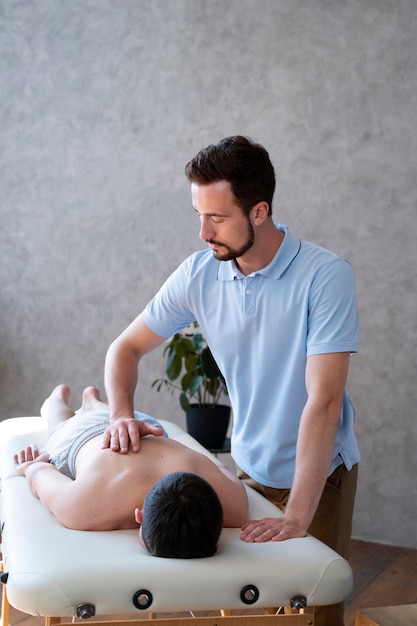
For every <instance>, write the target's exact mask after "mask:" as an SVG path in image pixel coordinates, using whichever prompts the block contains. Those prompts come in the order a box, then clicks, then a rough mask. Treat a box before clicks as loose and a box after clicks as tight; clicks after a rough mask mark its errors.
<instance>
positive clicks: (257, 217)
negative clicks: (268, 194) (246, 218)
mask: <svg viewBox="0 0 417 626" xmlns="http://www.w3.org/2000/svg"><path fill="white" fill-rule="evenodd" d="M268 214H269V205H268V203H267V202H264V201H262V202H258V204H255V206H254V207H252V210H251V217H252V224H253V225H254V226H260V225H261V224H262V223H263V222H264V221H265V220H266V218H267V217H268Z"/></svg>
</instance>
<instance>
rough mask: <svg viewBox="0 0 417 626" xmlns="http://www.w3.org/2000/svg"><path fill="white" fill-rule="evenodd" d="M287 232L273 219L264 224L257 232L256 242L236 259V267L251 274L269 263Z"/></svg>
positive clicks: (246, 273) (244, 272)
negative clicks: (276, 224)
mask: <svg viewBox="0 0 417 626" xmlns="http://www.w3.org/2000/svg"><path fill="white" fill-rule="evenodd" d="M284 237H285V234H284V233H283V232H282V231H281V230H278V228H276V226H275V224H274V223H273V221H272V220H269V221H268V223H266V224H263V225H262V226H261V227H260V228H259V229H258V230H257V232H256V236H255V242H254V244H253V246H252V248H251V249H250V250H248V252H246V253H245V254H244V255H243V256H241V257H239V258H237V259H235V263H236V267H237V268H238V270H239V271H240V272H241V273H242V274H243V275H244V276H249V274H253V272H258V271H259V270H261V269H263V268H264V267H266V266H267V265H269V264H270V263H271V261H272V259H273V258H274V256H275V255H276V253H277V252H278V250H279V248H280V246H281V243H282V241H283V239H284Z"/></svg>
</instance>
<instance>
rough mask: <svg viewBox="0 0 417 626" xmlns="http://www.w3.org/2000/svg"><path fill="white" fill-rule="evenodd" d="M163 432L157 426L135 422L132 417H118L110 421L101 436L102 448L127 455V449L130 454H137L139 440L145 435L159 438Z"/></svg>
mask: <svg viewBox="0 0 417 626" xmlns="http://www.w3.org/2000/svg"><path fill="white" fill-rule="evenodd" d="M163 433H164V431H163V430H162V428H159V427H158V426H154V425H152V424H148V423H147V422H142V421H140V420H136V419H135V418H133V417H119V418H117V419H115V420H111V421H110V425H109V426H108V427H107V428H106V430H105V431H104V435H103V445H102V448H110V449H111V450H113V451H114V452H120V454H127V453H128V452H129V447H130V450H131V451H132V452H139V450H140V439H141V437H146V436H147V435H154V436H155V437H160V436H161V435H163Z"/></svg>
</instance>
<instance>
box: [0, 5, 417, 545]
mask: <svg viewBox="0 0 417 626" xmlns="http://www.w3.org/2000/svg"><path fill="white" fill-rule="evenodd" d="M416 32H417V3H416V2H415V1H414V0H113V1H112V0H36V1H35V0H32V1H30V0H2V2H1V4H0V68H1V70H0V71H1V74H0V78H1V98H0V119H1V126H2V128H1V134H0V142H1V146H0V147H1V153H0V177H1V200H0V211H1V229H0V245H1V257H0V259H1V261H0V262H1V266H0V297H1V308H0V314H1V324H0V415H1V417H2V418H6V417H9V416H14V415H22V414H34V413H37V412H38V410H39V406H40V404H41V401H42V399H43V398H44V397H45V395H46V394H47V393H48V392H49V391H50V389H51V388H52V387H53V386H54V385H56V384H57V383H59V382H67V383H69V384H70V385H71V386H72V387H73V389H74V403H75V402H76V399H75V398H76V396H78V395H79V393H80V391H81V389H82V387H83V386H84V385H85V384H96V385H97V386H99V387H100V388H101V389H103V385H102V376H103V362H104V356H105V352H106V349H107V347H108V345H109V343H110V342H111V341H112V339H113V338H114V337H115V336H116V335H117V334H118V333H119V332H120V331H121V330H122V329H123V328H124V327H125V326H126V325H127V323H128V322H129V321H130V320H131V319H132V318H133V317H135V316H136V314H137V313H138V312H139V311H140V310H141V309H142V307H143V306H144V305H145V303H146V302H147V301H148V299H149V297H150V296H151V295H152V294H153V293H154V291H155V290H156V288H157V287H158V286H159V285H160V283H161V281H162V280H163V279H164V278H165V277H166V276H167V275H168V274H169V273H170V272H171V271H172V270H173V269H174V268H175V267H176V265H177V264H178V263H179V262H180V261H181V260H182V259H183V258H184V257H185V256H186V255H187V254H189V253H190V252H191V251H192V250H194V249H195V248H196V247H201V243H200V242H199V241H198V237H197V234H198V221H197V219H196V218H195V217H194V215H193V211H192V208H191V202H190V197H189V188H188V183H187V181H186V180H185V177H184V175H183V167H184V164H185V163H186V162H187V161H188V160H189V158H191V157H192V156H193V155H194V154H195V152H196V151H197V150H199V149H200V148H201V147H203V146H204V145H206V144H207V143H210V142H213V141H217V140H219V139H220V138H221V137H223V136H225V135H231V134H237V133H240V134H247V135H249V136H251V137H252V138H253V139H255V140H257V141H260V142H261V143H264V144H265V145H266V146H267V148H268V149H269V150H270V153H271V156H272V159H273V161H274V163H275V166H276V171H277V177H278V189H277V194H276V200H275V208H274V212H275V215H276V218H277V219H278V220H279V221H281V222H283V223H286V224H288V225H289V227H290V228H291V230H292V231H293V232H294V233H296V234H298V235H299V236H302V237H304V238H307V239H311V240H313V241H315V242H317V243H319V244H322V245H324V246H326V247H329V248H331V249H333V250H335V251H337V252H339V253H341V254H342V255H345V256H347V257H348V258H349V259H350V260H351V262H352V264H353V266H354V268H355V271H356V276H357V286H358V295H359V303H360V312H361V322H362V334H361V352H360V354H359V355H356V356H353V357H352V362H351V363H352V364H351V373H350V379H349V390H350V393H351V395H352V397H353V399H354V402H355V404H356V408H357V413H358V423H357V433H358V437H359V442H360V446H361V450H362V454H363V461H362V464H361V473H360V485H359V491H358V497H357V506H356V512H355V527H354V534H355V535H356V536H357V537H362V538H365V539H369V540H375V541H382V542H387V543H393V544H399V545H403V546H410V547H417V533H416V519H417V483H416V479H415V477H416V475H417V455H416V452H415V450H416V445H415V444H416V405H417V385H416V340H417V329H416V311H417V306H416V304H417V303H416V266H417V253H416V246H415V240H416V237H417V219H416V218H417V210H416V208H417V207H416V198H417V191H416V188H417V187H416V174H417V170H416V161H417V157H416V155H417V145H416V143H417V141H416V132H415V122H416V111H417V101H416V100H417V86H416V72H417V70H416V68H417V64H416V58H417V44H416V36H415V33H416ZM162 368H163V360H162V355H161V351H159V352H158V353H155V354H153V355H152V356H150V357H149V358H148V360H147V362H146V366H145V367H144V368H143V374H142V379H141V383H140V386H139V391H138V402H139V401H140V406H141V408H142V409H143V410H145V411H148V412H150V413H153V414H154V415H156V416H158V417H168V418H172V419H174V420H176V421H178V422H179V423H183V415H182V412H181V410H180V409H179V408H178V407H177V402H176V400H173V399H172V398H171V397H170V396H169V395H162V394H157V393H156V392H154V391H153V390H151V389H150V382H151V381H152V380H153V379H154V378H155V377H157V376H158V375H159V374H160V373H161V372H162Z"/></svg>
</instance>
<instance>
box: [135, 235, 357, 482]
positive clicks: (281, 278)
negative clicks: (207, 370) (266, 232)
mask: <svg viewBox="0 0 417 626" xmlns="http://www.w3.org/2000/svg"><path fill="white" fill-rule="evenodd" d="M277 228H279V229H280V230H282V231H283V232H284V233H285V237H284V239H283V242H282V243H281V246H280V248H279V250H278V252H277V254H276V255H275V257H274V259H273V260H272V261H271V263H270V264H269V265H268V266H267V267H265V268H263V269H262V270H260V271H257V272H254V273H253V274H250V275H249V276H244V275H243V274H242V273H241V272H239V270H238V269H237V267H236V264H235V263H234V262H233V261H218V260H217V259H216V258H215V257H214V255H213V253H212V251H211V250H204V251H199V252H196V253H194V254H193V255H191V256H190V257H188V258H187V259H186V260H185V261H184V262H183V263H182V264H181V265H180V266H179V267H178V269H177V270H176V271H175V272H174V273H173V274H172V275H171V276H170V277H169V278H168V279H167V281H166V282H165V283H164V285H163V286H162V287H161V289H160V291H159V292H158V293H157V294H156V296H155V297H154V298H153V300H152V301H151V302H150V303H149V304H148V306H147V307H146V309H145V311H144V321H145V322H146V324H147V325H148V326H149V328H151V330H153V332H155V333H156V334H158V335H160V336H161V337H166V338H168V337H171V336H172V335H174V334H175V333H176V332H178V331H179V330H181V329H182V328H184V327H185V326H187V325H188V324H190V323H191V322H193V321H194V320H197V321H198V323H199V325H200V327H201V330H202V332H203V334H204V336H205V337H206V339H207V342H208V344H209V346H210V348H211V350H212V352H213V355H214V357H215V359H216V361H217V363H218V365H219V367H220V369H221V371H222V372H223V374H224V377H225V379H226V382H227V387H228V390H229V396H230V401H231V404H232V407H233V415H234V427H233V435H232V456H233V458H234V460H235V462H236V463H237V465H238V466H239V467H240V468H241V469H242V470H244V471H245V472H246V473H247V474H249V475H250V476H252V478H254V479H255V480H256V481H258V482H259V483H261V484H263V485H266V486H269V487H275V488H288V487H290V486H291V484H292V480H293V476H294V469H295V448H296V442H297V433H298V427H299V423H300V418H301V413H302V411H303V408H304V405H305V403H306V400H307V394H306V388H305V368H306V358H307V356H310V355H313V354H324V353H333V352H357V350H358V334H359V323H358V311H357V304H356V295H355V283H354V276H353V271H352V268H351V266H350V264H349V263H348V262H347V261H346V260H345V259H342V258H341V257H339V256H337V255H336V254H334V253H332V252H329V251H328V250H325V249H324V248H321V247H319V246H317V245H314V244H312V243H308V242H306V241H303V240H300V239H297V238H296V237H294V236H293V235H292V234H291V233H290V232H289V231H288V229H287V228H286V227H285V226H282V225H278V224H277ZM354 420H355V412H354V409H353V406H352V404H351V402H350V399H349V397H348V395H347V393H346V392H345V394H344V399H343V410H342V414H341V417H340V423H339V428H338V432H337V437H336V444H335V449H334V456H333V462H332V466H331V470H330V473H332V472H333V471H334V469H335V468H336V467H337V466H338V465H340V464H341V463H342V462H344V463H345V465H346V467H347V468H348V469H350V468H351V467H352V465H353V464H354V463H356V462H357V461H358V460H359V456H360V455H359V449H358V446H357V442H356V439H355V435H354V433H353V424H354Z"/></svg>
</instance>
